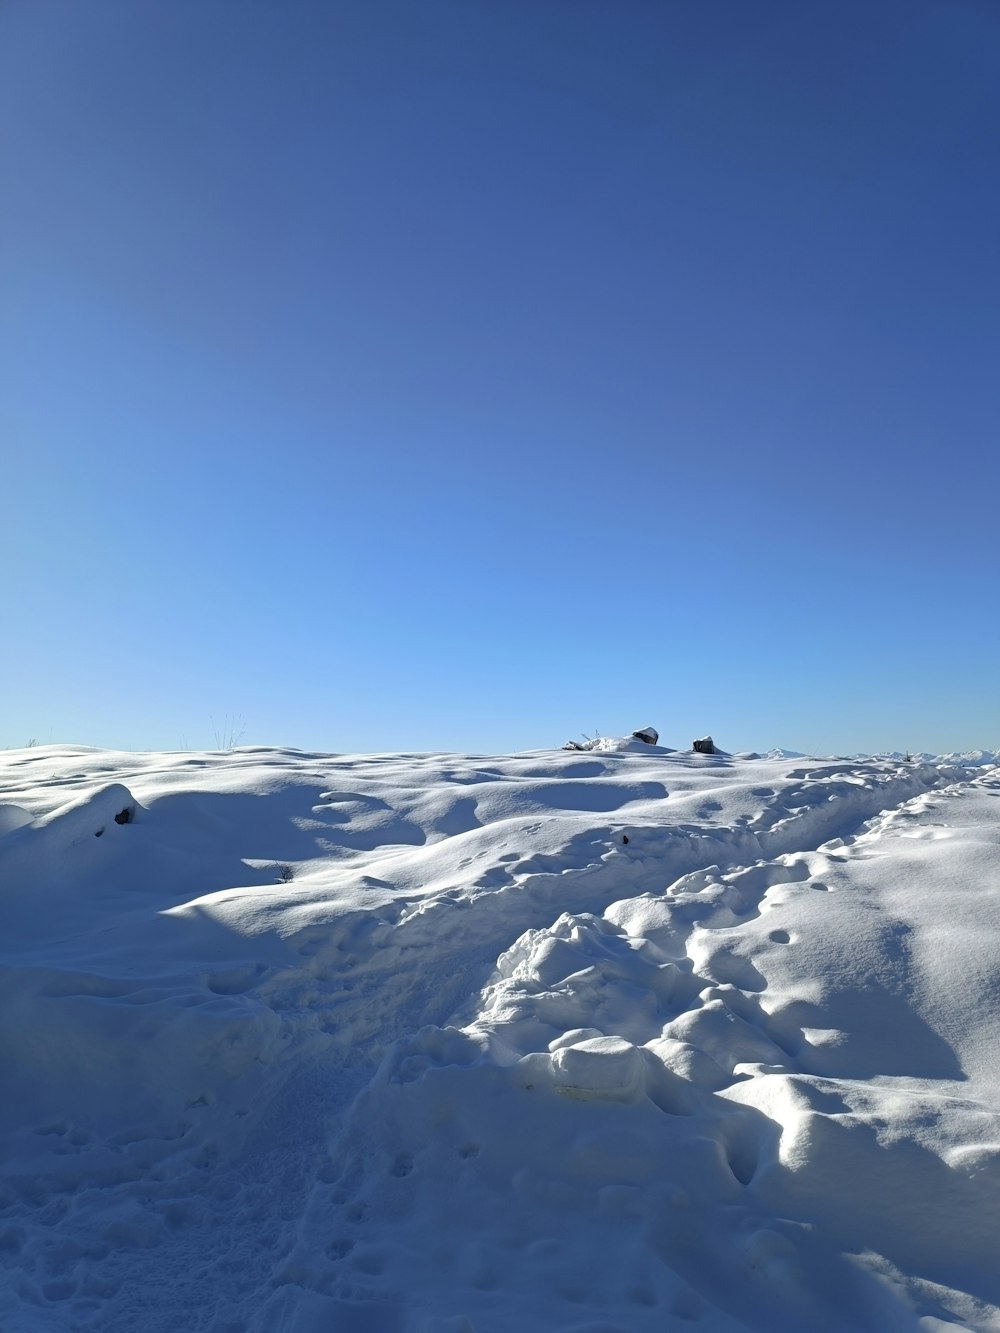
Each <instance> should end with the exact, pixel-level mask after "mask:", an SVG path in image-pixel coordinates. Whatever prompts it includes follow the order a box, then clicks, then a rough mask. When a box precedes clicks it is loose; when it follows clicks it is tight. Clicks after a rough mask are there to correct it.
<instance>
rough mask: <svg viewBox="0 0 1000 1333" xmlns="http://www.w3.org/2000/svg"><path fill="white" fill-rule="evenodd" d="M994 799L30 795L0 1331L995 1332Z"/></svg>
mask: <svg viewBox="0 0 1000 1333" xmlns="http://www.w3.org/2000/svg"><path fill="white" fill-rule="evenodd" d="M998 794H1000V782H998V780H997V777H996V771H995V770H994V771H993V772H992V773H990V772H987V771H986V770H982V769H979V770H977V769H971V770H967V771H963V770H962V769H959V768H957V767H955V766H953V765H940V764H939V765H931V764H925V763H914V764H900V763H898V762H895V761H892V760H880V761H868V762H865V761H860V760H857V759H851V760H848V761H826V760H823V761H818V760H817V761H812V760H808V759H802V758H800V757H795V758H782V759H774V760H763V761H761V760H749V761H741V760H733V759H731V758H730V757H728V756H703V755H693V754H687V753H685V754H679V753H674V752H667V751H662V750H658V749H654V750H651V749H649V748H648V747H645V746H639V747H636V746H631V747H629V746H625V747H623V748H622V751H621V752H619V753H615V752H613V751H612V752H607V753H601V754H599V755H596V754H594V753H591V754H587V755H583V756H581V755H579V754H571V753H562V752H537V753H533V754H528V755H520V756H513V757H502V758H484V757H476V756H456V755H413V756H354V757H348V758H343V757H336V756H324V755H303V754H300V753H298V752H295V751H274V750H255V749H250V748H246V749H241V750H237V751H234V752H232V753H230V754H225V755H188V754H183V755H149V756H146V755H126V754H115V753H111V752H104V751H89V750H69V749H57V748H56V747H45V748H43V749H41V750H36V751H27V752H14V753H11V754H8V755H6V756H3V757H2V762H0V918H2V924H3V935H2V938H3V940H4V945H3V947H2V958H0V965H2V972H0V987H2V997H3V1005H4V1010H3V1012H4V1013H5V1015H6V1020H5V1030H4V1034H3V1067H4V1068H5V1070H6V1071H7V1072H8V1075H9V1078H10V1086H11V1087H14V1088H16V1089H17V1094H16V1096H15V1097H13V1098H10V1099H8V1100H7V1103H6V1105H5V1106H4V1107H3V1108H0V1135H2V1138H0V1143H2V1148H3V1185H2V1187H0V1188H2V1194H0V1254H2V1255H3V1258H4V1260H5V1277H4V1279H3V1284H2V1285H0V1327H2V1328H3V1329H5V1330H10V1331H11V1333H22V1330H23V1331H24V1333H28V1331H33V1330H36V1329H38V1330H48V1329H53V1330H57V1329H58V1330H62V1329H89V1330H97V1329H100V1330H109V1331H110V1333H119V1331H121V1333H125V1330H133V1329H134V1330H140V1329H141V1330H144V1331H145V1330H149V1331H150V1333H159V1331H160V1330H162V1331H163V1333H166V1331H167V1330H170V1331H171V1333H173V1331H174V1330H186V1329H191V1330H212V1331H213V1333H269V1331H270V1330H286V1329H287V1330H289V1331H290V1333H319V1330H328V1329H333V1330H336V1333H367V1331H369V1330H379V1333H383V1331H384V1333H393V1330H399V1333H470V1330H474V1333H499V1331H500V1330H509V1329H511V1328H515V1327H516V1328H523V1329H526V1330H531V1329H538V1330H550V1329H551V1330H559V1333H613V1331H615V1330H617V1331H618V1333H645V1330H647V1329H648V1330H653V1329H657V1330H660V1329H664V1328H680V1327H692V1328H697V1329H699V1330H705V1331H708V1330H712V1331H715V1330H718V1331H720V1333H722V1331H726V1333H728V1330H735V1329H747V1328H751V1329H761V1330H774V1329H779V1330H780V1329H787V1330H800V1329H806V1328H808V1329H810V1330H824V1329H828V1330H848V1329H871V1330H879V1331H881V1330H896V1329H899V1330H904V1329H906V1330H910V1329H913V1330H917V1329H919V1330H921V1331H922V1333H932V1330H935V1329H939V1330H940V1329H944V1328H948V1327H959V1328H982V1329H1000V1308H998V1307H1000V1283H998V1281H997V1279H996V1278H995V1276H994V1275H993V1270H994V1269H995V1263H994V1257H993V1256H994V1253H995V1238H996V1236H997V1235H998V1234H1000V1231H998V1224H1000V1108H998V1104H997V1096H996V1085H995V1082H994V1081H992V1079H993V1076H992V1058H991V1053H992V1051H993V1050H995V1043H996V1038H997V1037H1000V1023H998V1019H997V1015H998V1014H1000V998H998V995H997V992H998V989H1000V981H998V980H997V977H998V972H997V969H996V966H995V964H994V962H993V959H992V953H991V945H990V942H989V936H988V929H987V927H988V925H989V924H990V923H992V925H993V927H994V928H995V926H996V925H1000V920H997V913H998V909H997V907H996V906H994V905H993V898H994V897H995V896H996V895H995V886H996V852H997V834H996V832H995V829H993V828H992V826H995V825H996V816H995V815H992V818H991V814H992V809H993V805H994V802H995V797H996V796H997V795H998ZM116 816H119V822H116V818H115V817H116ZM983 828H986V829H990V830H991V831H990V834H989V836H988V837H983V836H982V834H981V830H982V829H983ZM970 830H972V831H971V832H970ZM626 839H627V841H626ZM946 853H947V854H946ZM966 872H968V873H966ZM977 875H978V876H979V877H980V879H979V880H977V878H976V876H977ZM991 876H992V880H990V877H991ZM922 879H923V880H926V881H927V882H928V883H930V884H931V886H932V887H931V889H930V890H928V892H927V893H926V894H924V895H922V896H921V895H920V894H916V895H915V894H914V892H913V891H912V889H911V888H910V886H911V885H912V884H914V883H916V884H919V883H920V882H922ZM953 879H954V880H955V882H956V884H957V883H958V881H959V880H961V893H959V892H958V890H957V889H956V898H955V906H954V909H953V910H952V911H949V912H943V911H942V909H941V907H940V901H939V900H940V897H941V893H940V886H941V884H943V883H947V884H949V885H950V884H951V883H952V880H953ZM980 880H981V881H982V882H983V885H984V887H983V890H982V897H981V900H980V898H977V897H975V886H976V884H977V883H979V882H980ZM904 881H905V883H904ZM962 895H964V896H962ZM970 895H972V896H971V897H970ZM932 900H933V901H932ZM932 907H933V908H934V911H933V912H932V910H931V909H932ZM963 912H964V913H967V920H966V918H965V917H963V915H962V913H963ZM990 913H992V917H991V916H990V915H989V914H990ZM983 932H985V933H983ZM980 934H981V935H982V939H981V944H980V947H979V948H978V951H977V947H976V946H975V940H976V939H977V938H978V936H979V935H980ZM970 941H973V943H972V944H970ZM969 977H972V978H973V979H974V981H975V985H974V986H972V985H970V984H967V979H968V978H969ZM956 978H957V980H956ZM984 994H985V996H986V1002H985V1003H984V1001H983V996H984ZM942 997H943V998H942Z"/></svg>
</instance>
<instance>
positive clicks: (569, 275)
mask: <svg viewBox="0 0 1000 1333" xmlns="http://www.w3.org/2000/svg"><path fill="white" fill-rule="evenodd" d="M998 71H1000V9H998V8H997V6H996V4H995V3H993V0H758V2H756V3H748V2H747V0H642V2H639V0H636V2H634V3H633V2H630V0H601V2H600V3H594V2H593V0H420V2H419V3H415V0H162V2H159V0H143V2H142V3H139V2H137V0H87V3H85V4H81V3H80V0H7V3H6V4H4V5H3V6H2V7H0V179H2V181H3V200H2V208H0V283H2V288H0V297H2V308H0V429H2V439H3V461H2V464H0V509H2V515H0V559H2V585H0V586H2V589H3V620H2V626H3V630H2V640H3V642H2V648H0V708H2V716H0V744H6V745H23V744H25V743H26V741H27V740H28V739H36V740H38V741H39V742H42V743H44V742H47V741H50V740H51V741H73V742H80V743H85V744H92V745H107V746H112V747H115V746H122V747H127V748H133V749H146V748H155V749H159V748H183V747H191V748H201V747H210V746H212V745H213V743H214V734H213V722H212V720H211V719H213V718H214V719H215V725H218V724H219V723H220V721H221V720H222V719H223V718H224V717H225V716H226V715H227V714H228V715H232V714H238V715H240V716H241V717H242V718H244V719H245V728H246V729H245V734H244V738H243V739H244V741H245V742H246V743H254V742H259V743H268V744H281V745H294V746H299V747H302V748H307V749H323V750H341V751H346V750H357V749H392V750H399V749H404V750H405V749H471V750H480V751H506V750H512V749H521V748H534V747H537V746H546V745H550V744H558V743H561V742H562V741H563V740H565V739H567V738H568V737H570V736H579V735H580V733H581V732H583V731H586V732H588V733H593V730H594V729H595V728H598V729H599V730H600V731H601V733H602V734H620V733H621V732H622V731H623V730H631V729H632V728H633V727H636V726H640V725H643V724H646V723H649V722H652V723H653V724H655V725H656V726H658V727H659V729H660V732H661V736H662V739H663V741H664V742H665V743H667V744H672V745H687V744H688V743H689V742H690V740H691V738H692V737H693V736H695V735H701V734H703V733H704V732H706V731H707V732H711V733H712V734H713V735H714V736H715V738H716V740H717V741H718V742H719V743H720V744H722V745H724V746H726V748H732V749H736V748H746V747H755V748H761V747H765V746H770V745H773V744H782V745H786V746H789V747H792V748H796V749H802V750H817V751H823V752H828V751H847V750H856V749H866V750H870V749H880V748H893V749H903V748H906V747H912V748H914V749H930V750H940V749H952V748H965V747H968V746H972V745H985V746H1000V702H998V684H1000V619H998V611H1000V536H998V511H1000V487H998V483H1000V451H998V428H1000V355H998V353H1000V75H998Z"/></svg>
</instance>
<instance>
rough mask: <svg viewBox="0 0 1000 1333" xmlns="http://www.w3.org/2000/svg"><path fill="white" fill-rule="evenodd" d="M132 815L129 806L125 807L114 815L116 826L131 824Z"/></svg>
mask: <svg viewBox="0 0 1000 1333" xmlns="http://www.w3.org/2000/svg"><path fill="white" fill-rule="evenodd" d="M132 814H133V812H132V810H131V809H130V808H129V806H126V807H125V809H124V810H119V811H118V813H117V814H116V815H115V823H116V824H131V822H132Z"/></svg>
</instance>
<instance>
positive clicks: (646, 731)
mask: <svg viewBox="0 0 1000 1333" xmlns="http://www.w3.org/2000/svg"><path fill="white" fill-rule="evenodd" d="M632 739H633V740H635V741H645V742H646V744H647V745H655V744H656V742H657V741H658V740H659V739H660V733H659V732H658V731H657V730H656V728H655V727H640V728H639V730H638V731H633V732H632Z"/></svg>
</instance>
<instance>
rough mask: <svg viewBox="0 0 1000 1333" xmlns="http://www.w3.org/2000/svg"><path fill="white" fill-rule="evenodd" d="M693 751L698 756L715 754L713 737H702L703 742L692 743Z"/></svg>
mask: <svg viewBox="0 0 1000 1333" xmlns="http://www.w3.org/2000/svg"><path fill="white" fill-rule="evenodd" d="M691 749H692V750H694V751H695V752H696V753H697V754H715V742H714V741H713V740H712V738H711V736H702V738H701V740H699V741H692V742H691Z"/></svg>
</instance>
